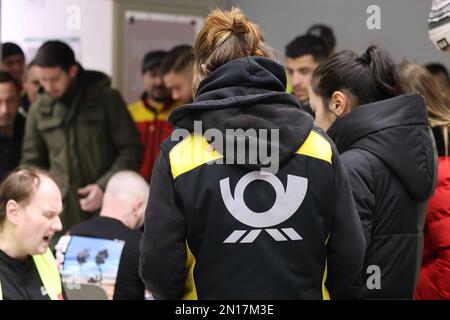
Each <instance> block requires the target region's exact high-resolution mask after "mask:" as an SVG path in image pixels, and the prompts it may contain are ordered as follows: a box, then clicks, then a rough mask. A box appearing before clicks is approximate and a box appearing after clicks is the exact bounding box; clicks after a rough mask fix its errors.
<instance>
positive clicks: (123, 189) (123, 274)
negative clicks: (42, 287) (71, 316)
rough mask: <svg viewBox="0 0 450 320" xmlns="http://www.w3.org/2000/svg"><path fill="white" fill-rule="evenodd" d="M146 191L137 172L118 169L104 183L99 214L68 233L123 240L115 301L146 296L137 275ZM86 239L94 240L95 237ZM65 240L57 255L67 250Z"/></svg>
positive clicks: (145, 185) (146, 197)
mask: <svg viewBox="0 0 450 320" xmlns="http://www.w3.org/2000/svg"><path fill="white" fill-rule="evenodd" d="M148 194H149V186H148V183H147V182H146V181H145V180H144V179H143V178H142V177H141V176H140V175H139V174H138V173H136V172H133V171H120V172H118V173H116V174H114V175H113V176H112V177H111V179H110V180H109V182H108V184H107V186H106V190H105V194H104V198H103V205H102V209H101V211H100V215H99V216H97V217H94V218H91V219H89V220H87V221H85V222H82V223H81V224H79V225H77V226H75V227H73V228H71V229H70V230H69V232H68V233H69V235H70V236H80V237H87V238H97V239H108V240H122V241H124V242H125V244H124V247H123V251H122V254H121V256H120V262H119V266H118V272H117V277H116V283H115V287H114V294H113V299H114V300H142V299H144V298H145V286H144V283H143V282H142V280H141V278H140V276H139V274H138V269H139V255H140V254H139V241H140V238H141V234H142V232H141V231H140V230H139V229H140V228H141V227H142V225H143V221H144V213H145V207H146V205H147V199H148ZM87 241H92V242H94V241H95V239H90V240H87ZM67 242H68V241H67V237H64V238H62V239H61V240H60V242H59V243H58V245H57V246H56V248H57V252H58V256H59V257H61V255H62V256H63V255H64V253H65V252H68V251H67V247H66V248H64V247H65V246H66V245H65V244H64V243H67ZM69 245H70V242H69ZM92 247H95V245H92ZM94 259H95V252H94ZM63 275H64V274H63Z"/></svg>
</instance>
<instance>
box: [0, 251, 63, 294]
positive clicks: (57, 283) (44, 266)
mask: <svg viewBox="0 0 450 320" xmlns="http://www.w3.org/2000/svg"><path fill="white" fill-rule="evenodd" d="M33 260H34V264H35V265H36V269H37V271H38V273H39V277H40V278H41V281H42V284H43V285H44V288H45V290H46V291H47V294H48V296H49V297H50V299H51V300H63V299H64V298H63V295H62V285H61V277H60V275H59V271H58V266H57V264H56V260H55V257H54V256H53V254H52V252H51V251H50V249H47V252H45V253H44V254H42V255H35V256H33ZM2 299H3V294H2V284H1V282H0V300H2Z"/></svg>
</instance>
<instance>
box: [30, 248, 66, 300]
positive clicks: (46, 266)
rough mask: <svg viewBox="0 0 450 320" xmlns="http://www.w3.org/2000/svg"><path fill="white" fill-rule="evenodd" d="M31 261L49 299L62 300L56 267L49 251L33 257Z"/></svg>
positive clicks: (59, 279) (59, 277) (59, 278)
mask: <svg viewBox="0 0 450 320" xmlns="http://www.w3.org/2000/svg"><path fill="white" fill-rule="evenodd" d="M33 260H34V264H35V265H36V269H37V270H38V273H39V277H40V278H41V281H42V284H43V285H44V288H45V290H46V291H47V294H48V296H49V297H50V299H51V300H64V298H63V295H62V285H61V276H60V274H59V271H58V265H57V264H56V260H55V257H54V256H53V253H52V252H51V251H50V249H48V248H47V252H46V253H44V254H42V255H36V256H33Z"/></svg>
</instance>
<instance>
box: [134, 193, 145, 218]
mask: <svg viewBox="0 0 450 320" xmlns="http://www.w3.org/2000/svg"><path fill="white" fill-rule="evenodd" d="M143 205H144V200H143V199H142V198H136V199H134V201H133V215H134V216H136V217H137V216H138V215H139V211H140V210H141V208H142V206H143Z"/></svg>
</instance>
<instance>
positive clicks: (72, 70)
mask: <svg viewBox="0 0 450 320" xmlns="http://www.w3.org/2000/svg"><path fill="white" fill-rule="evenodd" d="M77 74H78V66H77V65H76V64H74V65H73V66H71V67H70V68H69V77H70V78H71V79H74V78H75V77H76V76H77Z"/></svg>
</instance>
